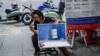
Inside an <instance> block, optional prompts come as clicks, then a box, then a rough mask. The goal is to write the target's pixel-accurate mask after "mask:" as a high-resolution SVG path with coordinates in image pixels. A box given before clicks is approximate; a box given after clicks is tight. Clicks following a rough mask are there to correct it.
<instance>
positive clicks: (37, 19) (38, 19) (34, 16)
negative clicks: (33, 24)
mask: <svg viewBox="0 0 100 56" xmlns="http://www.w3.org/2000/svg"><path fill="white" fill-rule="evenodd" d="M33 18H34V19H35V20H36V21H38V22H40V21H41V20H40V19H41V17H39V16H38V15H37V14H34V15H33Z"/></svg>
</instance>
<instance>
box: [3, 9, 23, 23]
mask: <svg viewBox="0 0 100 56" xmlns="http://www.w3.org/2000/svg"><path fill="white" fill-rule="evenodd" d="M20 9H21V8H17V9H6V10H5V13H6V14H7V16H6V17H7V20H16V21H17V22H20V19H21V16H22V12H21V11H20Z"/></svg>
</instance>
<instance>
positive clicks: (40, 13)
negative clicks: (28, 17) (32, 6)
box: [32, 10, 44, 19]
mask: <svg viewBox="0 0 100 56" xmlns="http://www.w3.org/2000/svg"><path fill="white" fill-rule="evenodd" d="M34 14H37V15H38V16H39V17H42V19H44V15H43V13H42V12H41V11H40V10H35V11H34V12H32V15H34Z"/></svg>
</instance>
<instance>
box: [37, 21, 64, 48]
mask: <svg viewBox="0 0 100 56" xmlns="http://www.w3.org/2000/svg"><path fill="white" fill-rule="evenodd" d="M37 29H38V43H39V47H40V48H41V47H44V48H45V47H46V45H47V47H59V46H60V45H59V46H58V45H57V42H59V41H61V42H66V27H65V24H62V23H59V24H38V26H37ZM47 42H48V43H47ZM52 43H53V44H54V43H56V46H54V45H55V44H54V45H53V44H52ZM59 43H60V42H59ZM48 44H49V45H48ZM52 45H53V46H52Z"/></svg>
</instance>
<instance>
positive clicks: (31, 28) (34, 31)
mask: <svg viewBox="0 0 100 56" xmlns="http://www.w3.org/2000/svg"><path fill="white" fill-rule="evenodd" d="M30 30H31V31H32V32H33V33H34V34H37V30H36V29H34V28H33V27H32V26H30Z"/></svg>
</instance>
